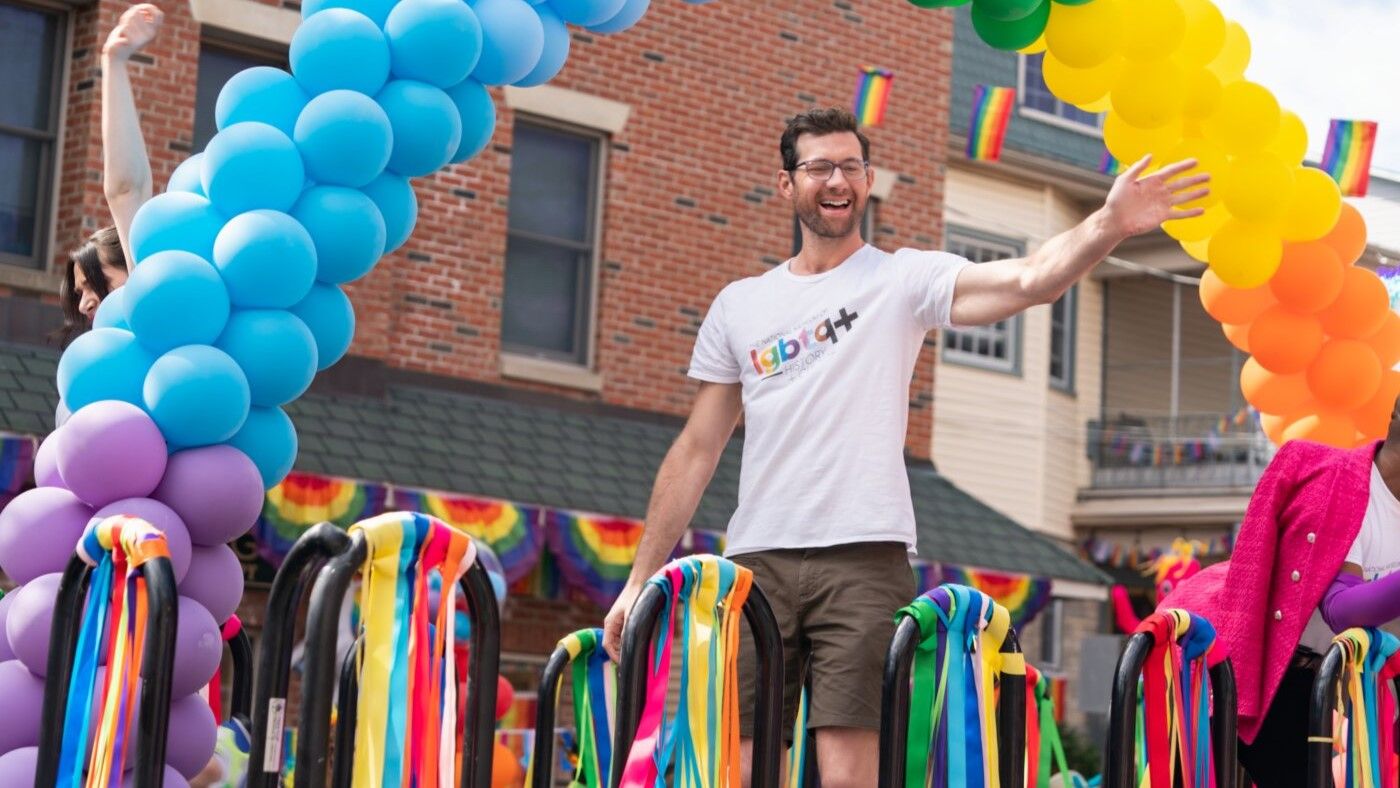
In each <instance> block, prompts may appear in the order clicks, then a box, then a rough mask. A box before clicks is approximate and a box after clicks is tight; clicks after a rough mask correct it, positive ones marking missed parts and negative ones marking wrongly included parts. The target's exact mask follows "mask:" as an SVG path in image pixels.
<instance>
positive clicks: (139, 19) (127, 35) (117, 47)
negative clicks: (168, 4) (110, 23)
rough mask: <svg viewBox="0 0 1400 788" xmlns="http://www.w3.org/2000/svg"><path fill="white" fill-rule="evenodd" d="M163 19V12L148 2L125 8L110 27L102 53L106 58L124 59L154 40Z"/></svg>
mask: <svg viewBox="0 0 1400 788" xmlns="http://www.w3.org/2000/svg"><path fill="white" fill-rule="evenodd" d="M164 19H165V13H164V12H163V11H161V10H160V9H159V8H157V7H155V6H153V5H151V4H150V3H140V4H138V5H134V6H132V7H130V8H128V9H126V11H124V12H123V13H122V15H121V18H120V19H118V20H117V26H116V27H114V28H112V32H111V34H110V35H108V36H107V43H106V44H104V45H103V46H102V54H103V55H104V56H105V57H108V58H115V59H121V60H125V59H127V58H129V57H131V56H132V55H134V54H136V53H137V52H140V51H141V49H142V48H144V47H145V46H146V45H147V44H149V43H151V42H152V41H154V40H155V37H156V34H157V33H159V32H160V23H161V21H162V20H164Z"/></svg>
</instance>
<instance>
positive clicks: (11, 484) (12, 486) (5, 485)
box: [0, 435, 38, 493]
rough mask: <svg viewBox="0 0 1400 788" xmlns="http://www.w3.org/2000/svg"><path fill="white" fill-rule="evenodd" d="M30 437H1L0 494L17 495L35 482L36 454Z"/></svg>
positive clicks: (35, 447)
mask: <svg viewBox="0 0 1400 788" xmlns="http://www.w3.org/2000/svg"><path fill="white" fill-rule="evenodd" d="M37 449H38V446H37V445H36V444H35V442H34V439H33V438H31V437H29V436H28V435H0V492H5V493H17V492H19V491H20V490H23V489H24V488H25V487H27V486H28V485H29V484H30V483H31V482H33V481H34V452H35V451H36V450H37Z"/></svg>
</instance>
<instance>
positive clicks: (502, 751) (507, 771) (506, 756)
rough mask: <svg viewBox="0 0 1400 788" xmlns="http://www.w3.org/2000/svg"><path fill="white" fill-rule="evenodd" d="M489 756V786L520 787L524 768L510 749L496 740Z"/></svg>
mask: <svg viewBox="0 0 1400 788" xmlns="http://www.w3.org/2000/svg"><path fill="white" fill-rule="evenodd" d="M495 750H496V751H495V753H494V754H493V755H492V756H491V788H520V786H521V785H523V784H524V782H525V770H524V769H521V768H520V761H519V759H517V758H516V757H515V753H514V752H512V751H511V749H510V748H509V747H507V746H505V745H504V744H502V743H500V742H496V748H495Z"/></svg>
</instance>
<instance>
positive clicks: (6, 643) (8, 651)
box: [0, 588, 19, 662]
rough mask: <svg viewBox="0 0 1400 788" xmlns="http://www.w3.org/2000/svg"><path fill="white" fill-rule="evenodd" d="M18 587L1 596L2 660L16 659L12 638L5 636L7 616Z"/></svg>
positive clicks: (0, 639)
mask: <svg viewBox="0 0 1400 788" xmlns="http://www.w3.org/2000/svg"><path fill="white" fill-rule="evenodd" d="M17 591H19V589H18V588H16V589H14V590H12V591H10V592H9V593H8V594H6V595H4V596H0V662H5V661H7V660H11V659H15V650H14V649H12V648H10V639H9V638H8V637H6V636H5V618H6V617H7V616H8V614H9V612H10V603H11V602H14V601H15V593H16V592H17Z"/></svg>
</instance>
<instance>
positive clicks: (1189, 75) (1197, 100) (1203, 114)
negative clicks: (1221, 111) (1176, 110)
mask: <svg viewBox="0 0 1400 788" xmlns="http://www.w3.org/2000/svg"><path fill="white" fill-rule="evenodd" d="M1220 91H1221V87H1220V77H1217V76H1216V75H1215V72H1214V71H1211V70H1210V69H1208V68H1193V69H1191V70H1190V71H1187V72H1186V102H1185V103H1184V104H1182V106H1181V114H1183V115H1185V116H1186V117H1188V118H1208V117H1210V116H1211V115H1212V114H1214V113H1215V110H1216V108H1217V107H1218V106H1220Z"/></svg>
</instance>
